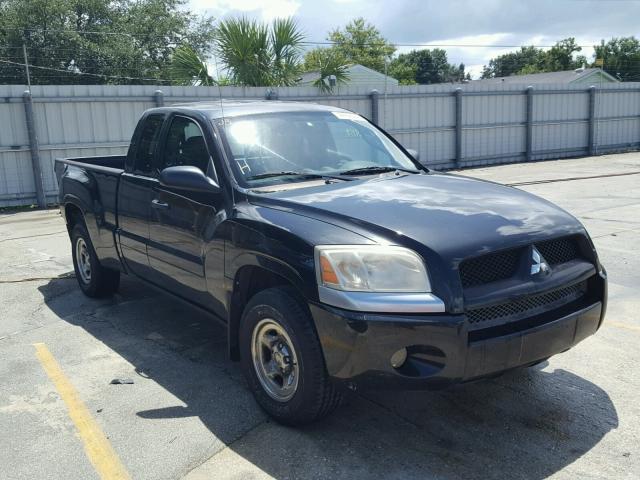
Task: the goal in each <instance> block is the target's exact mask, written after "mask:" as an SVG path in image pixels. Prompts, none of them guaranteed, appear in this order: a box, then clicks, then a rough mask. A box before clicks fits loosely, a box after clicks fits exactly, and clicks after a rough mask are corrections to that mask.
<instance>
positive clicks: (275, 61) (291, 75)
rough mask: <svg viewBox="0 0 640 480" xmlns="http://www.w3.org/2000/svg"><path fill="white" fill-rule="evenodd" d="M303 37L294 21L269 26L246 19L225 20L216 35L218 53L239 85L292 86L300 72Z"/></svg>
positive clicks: (231, 77) (277, 20) (288, 19)
mask: <svg viewBox="0 0 640 480" xmlns="http://www.w3.org/2000/svg"><path fill="white" fill-rule="evenodd" d="M303 40H304V35H303V34H302V32H301V31H300V30H299V28H298V25H297V24H296V22H295V21H294V20H293V19H291V18H287V19H276V20H274V22H273V23H272V24H271V25H270V26H268V25H266V24H263V23H258V22H256V21H255V20H249V19H247V18H245V17H241V18H232V19H229V20H223V21H222V22H220V24H219V25H218V29H217V32H216V51H217V53H218V58H219V59H220V61H221V62H222V63H223V64H224V66H225V68H226V70H227V71H228V73H229V77H230V79H231V81H232V82H233V83H235V84H236V85H247V86H254V87H257V86H289V85H293V84H295V83H296V81H297V80H298V77H299V75H300V72H301V52H302V42H303Z"/></svg>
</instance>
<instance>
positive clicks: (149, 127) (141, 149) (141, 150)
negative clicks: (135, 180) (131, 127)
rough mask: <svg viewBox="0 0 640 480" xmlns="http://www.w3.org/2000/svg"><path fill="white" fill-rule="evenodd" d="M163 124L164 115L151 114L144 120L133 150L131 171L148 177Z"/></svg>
mask: <svg viewBox="0 0 640 480" xmlns="http://www.w3.org/2000/svg"><path fill="white" fill-rule="evenodd" d="M163 123H164V115H159V114H153V115H149V116H148V117H147V118H145V119H144V123H143V124H142V127H141V131H140V136H139V137H138V145H137V146H136V149H135V158H134V162H133V170H134V172H135V173H137V174H141V175H149V174H151V169H152V165H153V157H154V153H155V150H156V146H157V145H158V139H159V137H160V130H161V129H162V124H163Z"/></svg>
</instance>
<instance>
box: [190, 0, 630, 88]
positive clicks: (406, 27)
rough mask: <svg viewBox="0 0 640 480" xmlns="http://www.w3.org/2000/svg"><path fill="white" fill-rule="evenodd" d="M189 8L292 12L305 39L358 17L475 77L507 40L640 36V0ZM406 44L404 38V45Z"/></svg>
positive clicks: (290, 1) (256, 2)
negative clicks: (441, 51)
mask: <svg viewBox="0 0 640 480" xmlns="http://www.w3.org/2000/svg"><path fill="white" fill-rule="evenodd" d="M188 6H189V8H190V9H191V11H192V12H194V13H198V14H205V13H206V14H209V15H213V16H214V17H215V18H216V19H220V18H226V17H232V16H238V15H245V16H247V17H250V18H255V19H257V20H262V21H271V20H273V19H274V18H278V17H288V16H293V17H295V18H296V19H297V20H298V23H299V25H300V27H301V28H302V30H303V31H304V32H305V34H306V40H307V41H317V42H323V41H326V38H327V33H328V32H329V31H331V30H333V29H334V28H336V27H340V26H344V25H346V24H347V23H348V22H349V21H350V20H351V19H353V18H356V17H360V16H362V17H364V18H365V19H367V21H369V22H370V23H372V24H374V25H375V26H376V27H377V28H378V30H380V32H381V33H382V35H383V36H384V37H385V38H386V39H387V40H389V41H391V42H392V43H394V44H397V45H400V46H398V53H402V52H406V51H409V50H412V49H416V48H434V46H435V45H458V46H455V47H452V46H447V47H442V48H445V49H446V50H447V54H448V57H449V61H450V62H451V63H461V62H462V63H464V64H465V65H466V67H467V70H468V71H470V72H471V74H472V76H473V77H474V78H477V77H478V76H479V74H480V72H481V71H482V66H483V65H485V64H487V63H488V62H489V60H490V59H491V58H492V57H495V56H497V55H500V54H503V53H506V52H509V51H512V50H515V49H516V48H511V47H510V46H519V45H536V46H544V45H553V44H554V43H555V42H556V41H558V40H562V39H564V38H567V37H575V38H576V41H577V43H578V44H579V45H583V46H585V47H586V48H583V51H582V52H580V53H581V54H584V55H586V56H587V58H588V59H589V60H591V59H592V55H593V48H591V46H592V45H594V44H598V43H600V40H601V39H603V38H604V39H610V38H611V37H620V36H631V35H634V36H636V37H640V21H639V20H638V19H640V0H529V1H526V0H448V1H447V0H440V1H436V0H386V1H385V0H315V1H314V0H189V2H188ZM403 44H404V45H403Z"/></svg>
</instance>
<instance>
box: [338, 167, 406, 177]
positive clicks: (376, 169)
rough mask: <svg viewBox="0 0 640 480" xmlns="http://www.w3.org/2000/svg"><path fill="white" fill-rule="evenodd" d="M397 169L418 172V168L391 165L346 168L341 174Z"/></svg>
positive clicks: (383, 171) (366, 173)
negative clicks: (410, 168)
mask: <svg viewBox="0 0 640 480" xmlns="http://www.w3.org/2000/svg"><path fill="white" fill-rule="evenodd" d="M396 170H398V171H401V172H407V173H418V170H409V169H407V168H400V167H391V166H372V167H362V168H354V169H352V170H345V171H344V172H340V175H368V174H372V173H385V172H394V171H396Z"/></svg>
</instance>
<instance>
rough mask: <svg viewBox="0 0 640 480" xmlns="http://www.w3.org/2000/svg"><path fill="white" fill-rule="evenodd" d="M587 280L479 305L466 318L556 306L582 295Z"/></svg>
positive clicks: (494, 316) (487, 317)
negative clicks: (522, 296)
mask: <svg viewBox="0 0 640 480" xmlns="http://www.w3.org/2000/svg"><path fill="white" fill-rule="evenodd" d="M586 291H587V282H586V281H584V282H580V283H577V284H575V285H571V286H568V287H562V288H558V289H556V290H552V291H550V292H545V293H541V294H538V295H532V296H530V297H525V298H521V299H519V300H515V301H513V302H504V303H499V304H497V305H492V306H490V307H480V308H475V309H471V310H468V311H467V318H468V319H469V322H471V323H478V322H486V321H490V320H496V319H499V318H505V317H511V316H515V315H518V316H524V314H534V313H535V310H538V309H540V308H542V307H548V308H558V307H560V306H562V305H565V304H567V303H569V302H572V301H574V300H577V299H578V298H580V297H582V296H584V294H585V293H586Z"/></svg>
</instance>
